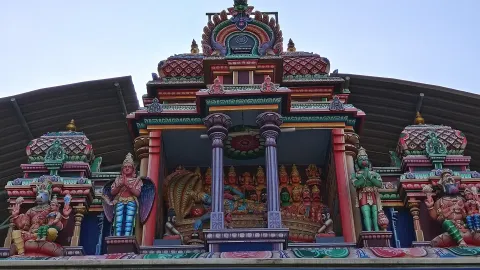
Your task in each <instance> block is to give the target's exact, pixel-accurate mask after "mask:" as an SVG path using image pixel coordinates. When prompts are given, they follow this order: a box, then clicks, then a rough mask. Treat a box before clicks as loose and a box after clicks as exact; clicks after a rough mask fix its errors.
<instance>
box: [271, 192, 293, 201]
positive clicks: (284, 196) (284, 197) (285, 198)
mask: <svg viewBox="0 0 480 270" xmlns="http://www.w3.org/2000/svg"><path fill="white" fill-rule="evenodd" d="M265 195H266V194H265ZM280 199H281V200H282V202H288V201H290V194H289V193H288V191H282V194H280Z"/></svg>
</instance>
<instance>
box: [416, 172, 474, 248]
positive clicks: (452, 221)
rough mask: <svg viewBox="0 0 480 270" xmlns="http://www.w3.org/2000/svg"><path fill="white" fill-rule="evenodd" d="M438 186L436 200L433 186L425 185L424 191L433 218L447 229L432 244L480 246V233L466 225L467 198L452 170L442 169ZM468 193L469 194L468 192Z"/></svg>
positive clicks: (441, 245)
mask: <svg viewBox="0 0 480 270" xmlns="http://www.w3.org/2000/svg"><path fill="white" fill-rule="evenodd" d="M438 187H439V188H440V191H439V193H438V199H437V200H436V201H435V200H434V199H433V192H434V191H433V188H432V187H431V186H430V185H426V186H424V187H423V192H424V193H425V195H426V196H427V199H426V200H425V205H426V206H427V209H428V213H429V214H430V217H431V218H433V219H435V220H437V221H439V222H441V223H442V228H443V230H444V231H445V233H443V234H441V235H439V236H437V237H435V238H434V239H433V240H432V246H434V247H449V246H456V245H458V246H467V244H469V245H474V246H479V245H480V237H479V235H478V233H477V234H476V233H475V232H472V231H471V230H468V229H467V227H466V226H465V220H466V218H467V211H466V209H465V199H464V197H462V195H461V194H460V189H459V184H458V183H456V181H455V178H454V177H453V172H452V171H451V170H448V169H444V170H443V171H442V173H441V175H440V180H439V181H438ZM467 195H469V194H468V192H467Z"/></svg>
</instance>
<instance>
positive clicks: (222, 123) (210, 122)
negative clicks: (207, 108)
mask: <svg viewBox="0 0 480 270" xmlns="http://www.w3.org/2000/svg"><path fill="white" fill-rule="evenodd" d="M203 124H204V125H205V126H206V127H207V129H208V130H207V134H208V135H209V136H210V134H211V133H218V132H220V133H224V134H227V132H228V128H229V127H230V126H231V125H232V119H230V116H228V115H226V114H223V113H212V114H209V115H208V116H207V117H205V118H204V119H203Z"/></svg>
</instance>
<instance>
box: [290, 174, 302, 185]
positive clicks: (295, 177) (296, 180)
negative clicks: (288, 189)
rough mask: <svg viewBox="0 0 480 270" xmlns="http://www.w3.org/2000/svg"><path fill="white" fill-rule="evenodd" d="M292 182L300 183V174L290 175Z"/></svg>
mask: <svg viewBox="0 0 480 270" xmlns="http://www.w3.org/2000/svg"><path fill="white" fill-rule="evenodd" d="M292 183H294V184H298V183H300V176H298V175H292Z"/></svg>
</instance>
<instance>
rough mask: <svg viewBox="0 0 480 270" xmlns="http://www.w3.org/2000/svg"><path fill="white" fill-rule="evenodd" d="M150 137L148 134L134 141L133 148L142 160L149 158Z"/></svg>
mask: <svg viewBox="0 0 480 270" xmlns="http://www.w3.org/2000/svg"><path fill="white" fill-rule="evenodd" d="M149 141H150V138H149V137H148V136H146V135H142V136H138V137H137V138H135V140H134V141H133V149H134V151H135V156H136V157H137V159H139V160H142V159H144V158H148V145H149Z"/></svg>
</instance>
